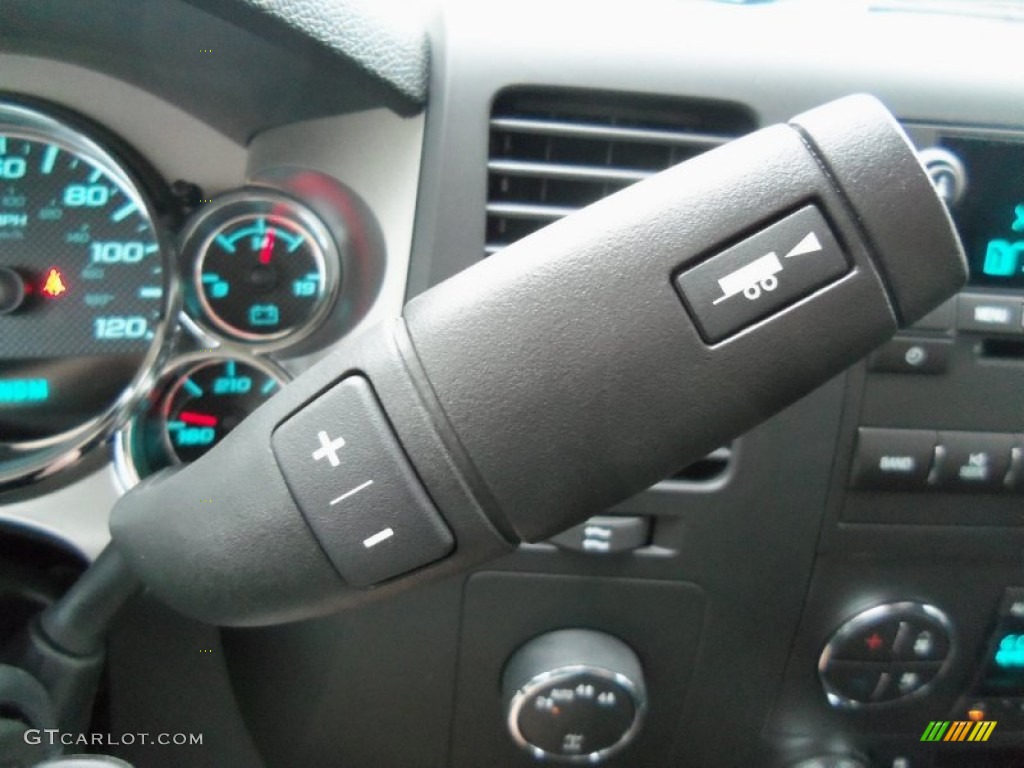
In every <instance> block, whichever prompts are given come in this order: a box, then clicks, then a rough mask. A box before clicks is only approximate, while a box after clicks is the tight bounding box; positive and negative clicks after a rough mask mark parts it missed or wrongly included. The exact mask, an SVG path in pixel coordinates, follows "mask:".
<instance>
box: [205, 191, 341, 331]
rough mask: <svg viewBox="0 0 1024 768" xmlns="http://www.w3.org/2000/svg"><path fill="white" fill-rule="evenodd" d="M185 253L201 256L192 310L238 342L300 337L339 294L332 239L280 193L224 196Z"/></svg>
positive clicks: (210, 326)
mask: <svg viewBox="0 0 1024 768" xmlns="http://www.w3.org/2000/svg"><path fill="white" fill-rule="evenodd" d="M186 251H192V252H194V253H195V254H196V255H195V261H194V268H193V273H192V280H191V283H192V286H191V296H190V302H189V303H190V309H192V310H193V313H194V314H195V315H196V317H197V319H198V320H199V321H200V323H201V324H203V325H204V326H205V327H206V328H207V329H208V330H211V331H213V332H214V333H215V334H217V335H219V336H222V337H226V338H229V339H232V340H235V341H242V342H246V343H250V344H259V345H272V346H274V347H279V346H283V344H285V343H292V342H294V341H297V340H298V339H300V338H302V337H303V336H305V335H307V334H308V333H309V332H311V331H312V330H313V329H314V328H315V327H316V326H317V325H318V324H319V322H320V321H321V320H322V319H323V318H324V316H325V315H326V314H327V312H328V311H329V310H330V308H331V304H332V303H333V300H334V297H335V295H336V294H337V290H338V284H339V275H338V273H339V266H338V261H339V260H338V254H337V249H336V247H335V245H334V240H333V238H332V237H331V235H330V233H329V232H328V231H327V229H326V227H325V226H324V225H323V223H322V222H321V221H320V220H319V219H318V218H317V216H316V215H315V214H313V213H312V212H311V211H310V210H309V209H308V208H306V207H305V206H303V205H300V204H299V203H297V202H296V201H294V200H292V199H290V198H287V197H284V196H281V195H278V194H273V193H267V192H258V193H257V192H249V191H246V192H242V193H237V194H235V195H229V196H227V197H224V198H221V199H220V200H219V201H217V202H215V203H213V204H212V207H210V208H208V209H206V210H204V211H203V214H202V217H201V218H200V219H199V221H198V222H197V223H196V224H195V225H194V226H193V228H192V230H191V231H190V234H189V235H187V237H186Z"/></svg>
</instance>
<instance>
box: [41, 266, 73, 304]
mask: <svg viewBox="0 0 1024 768" xmlns="http://www.w3.org/2000/svg"><path fill="white" fill-rule="evenodd" d="M67 289H68V287H67V286H66V285H64V276H63V275H62V274H61V273H60V270H59V269H57V268H56V267H50V271H49V272H47V273H46V280H44V281H43V294H44V295H45V296H49V297H50V298H51V299H55V298H57V297H58V296H60V295H61V294H62V293H64V292H65V291H66V290H67Z"/></svg>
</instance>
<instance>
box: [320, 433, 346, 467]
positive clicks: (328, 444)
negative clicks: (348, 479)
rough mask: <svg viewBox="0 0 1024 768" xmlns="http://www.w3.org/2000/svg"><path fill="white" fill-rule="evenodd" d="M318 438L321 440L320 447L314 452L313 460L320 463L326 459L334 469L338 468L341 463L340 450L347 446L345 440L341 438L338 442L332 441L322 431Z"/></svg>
mask: <svg viewBox="0 0 1024 768" xmlns="http://www.w3.org/2000/svg"><path fill="white" fill-rule="evenodd" d="M316 436H317V437H318V438H319V439H320V447H319V448H317V449H316V450H315V451H313V459H314V460H315V461H320V459H322V458H325V457H326V458H327V460H328V461H329V462H331V466H332V467H336V466H338V465H339V464H340V463H341V462H340V461H338V449H339V448H343V447H344V446H345V438H343V437H339V438H338V439H337V440H331V438H329V437H328V436H327V433H326V432H324V431H323V430H322V429H321V430H320V431H319V432H318V433H317V435H316Z"/></svg>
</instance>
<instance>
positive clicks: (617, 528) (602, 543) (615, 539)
mask: <svg viewBox="0 0 1024 768" xmlns="http://www.w3.org/2000/svg"><path fill="white" fill-rule="evenodd" d="M650 533H651V521H650V520H648V519H647V518H645V517H613V516H611V515H599V516H596V517H592V518H590V519H589V520H587V521H586V522H584V523H581V524H580V525H575V526H573V527H572V528H569V529H568V530H566V531H563V532H562V533H560V534H558V535H557V536H555V537H554V538H552V539H551V543H552V544H557V545H558V546H559V547H562V548H563V549H571V550H574V551H576V552H586V553H588V554H595V555H607V554H614V553H616V552H629V551H631V550H634V549H637V548H639V547H642V546H644V545H645V544H646V543H647V539H648V538H649V536H650Z"/></svg>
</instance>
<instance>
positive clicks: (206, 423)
mask: <svg viewBox="0 0 1024 768" xmlns="http://www.w3.org/2000/svg"><path fill="white" fill-rule="evenodd" d="M178 419H179V420H180V421H184V422H185V423H186V424H194V425H195V426H197V427H216V426H217V417H216V416H210V415H209V414H206V413H196V412H195V411H182V412H181V413H179V414H178Z"/></svg>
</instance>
